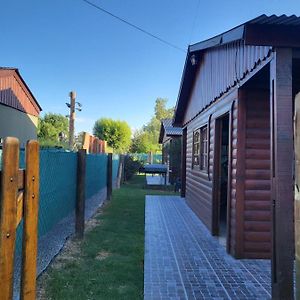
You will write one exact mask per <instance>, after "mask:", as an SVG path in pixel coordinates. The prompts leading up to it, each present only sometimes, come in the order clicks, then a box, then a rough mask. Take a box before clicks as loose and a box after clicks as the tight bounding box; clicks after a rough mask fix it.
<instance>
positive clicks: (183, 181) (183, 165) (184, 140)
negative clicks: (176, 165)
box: [181, 127, 187, 197]
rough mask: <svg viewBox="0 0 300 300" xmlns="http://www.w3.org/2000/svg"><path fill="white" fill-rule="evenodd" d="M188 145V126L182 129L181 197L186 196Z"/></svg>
mask: <svg viewBox="0 0 300 300" xmlns="http://www.w3.org/2000/svg"><path fill="white" fill-rule="evenodd" d="M186 145H187V128H186V127H185V128H183V131H182V143H181V197H185V192H186Z"/></svg>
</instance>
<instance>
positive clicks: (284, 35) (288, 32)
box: [244, 24, 300, 48]
mask: <svg viewBox="0 0 300 300" xmlns="http://www.w3.org/2000/svg"><path fill="white" fill-rule="evenodd" d="M299 31H300V26H299V25H297V26H282V25H266V24H262V25H261V24H247V25H246V29H245V37H244V39H245V44H246V45H256V46H275V47H294V48H296V47H300V36H299Z"/></svg>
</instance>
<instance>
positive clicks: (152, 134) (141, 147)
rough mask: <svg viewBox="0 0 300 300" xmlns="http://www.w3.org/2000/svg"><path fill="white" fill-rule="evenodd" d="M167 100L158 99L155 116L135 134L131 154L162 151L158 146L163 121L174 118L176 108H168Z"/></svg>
mask: <svg viewBox="0 0 300 300" xmlns="http://www.w3.org/2000/svg"><path fill="white" fill-rule="evenodd" d="M167 102H168V100H167V99H164V98H157V99H156V101H155V107H154V116H153V117H152V118H151V120H150V121H149V122H148V123H147V124H146V125H144V126H143V128H142V130H138V131H137V132H135V134H134V136H133V138H132V145H131V149H130V150H131V152H134V153H135V152H137V153H147V152H156V151H160V150H161V146H160V145H159V144H158V138H159V131H160V125H161V120H162V119H167V118H172V117H173V114H174V108H173V107H172V108H167V107H166V106H167Z"/></svg>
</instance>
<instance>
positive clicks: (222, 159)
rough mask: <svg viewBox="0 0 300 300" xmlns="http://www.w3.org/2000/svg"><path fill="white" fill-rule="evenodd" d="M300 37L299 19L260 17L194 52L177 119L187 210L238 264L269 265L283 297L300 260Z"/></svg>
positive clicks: (189, 55) (193, 47) (183, 82)
mask: <svg viewBox="0 0 300 300" xmlns="http://www.w3.org/2000/svg"><path fill="white" fill-rule="evenodd" d="M299 33H300V18H299V17H296V16H290V17H288V16H286V15H282V16H275V15H273V16H266V15H262V16H259V17H257V18H255V19H253V20H250V21H248V22H246V23H244V24H242V25H240V26H237V27H235V28H233V29H231V30H229V31H227V32H224V33H222V34H220V35H218V36H215V37H213V38H211V39H208V40H206V41H203V42H199V43H197V44H194V45H191V46H189V48H188V53H187V56H186V61H185V67H184V70H183V75H182V80H181V86H180V90H179V95H178V100H177V104H176V111H175V115H174V120H173V125H174V126H180V127H182V128H183V162H182V166H183V167H182V182H183V189H182V195H183V196H185V198H186V201H187V203H188V204H189V205H190V207H191V208H192V209H193V210H194V212H195V213H196V214H197V215H198V217H199V218H200V219H201V220H202V221H203V223H204V224H205V225H206V226H207V228H208V229H209V230H210V232H211V233H212V234H213V235H223V236H224V237H225V238H226V247H227V251H228V252H229V253H230V254H232V255H233V256H234V257H236V258H270V257H272V270H273V274H275V275H274V276H273V283H274V285H273V287H275V288H276V286H277V284H279V283H280V287H281V291H283V290H285V293H286V294H285V295H290V294H289V293H292V288H291V287H292V280H291V278H292V277H293V276H292V272H293V259H294V246H293V241H294V236H293V232H294V229H293V212H294V208H293V205H294V196H293V165H294V161H293V157H294V155H293V111H294V99H295V97H296V95H297V94H298V93H299V92H300V34H299ZM277 270H279V271H277ZM286 299H290V298H289V297H287V298H286Z"/></svg>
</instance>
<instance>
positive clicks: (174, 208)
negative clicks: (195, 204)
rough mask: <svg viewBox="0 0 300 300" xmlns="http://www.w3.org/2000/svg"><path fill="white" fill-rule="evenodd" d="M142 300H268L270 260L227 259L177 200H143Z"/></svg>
mask: <svg viewBox="0 0 300 300" xmlns="http://www.w3.org/2000/svg"><path fill="white" fill-rule="evenodd" d="M145 230H146V237H145V269H144V271H145V275H144V276H145V277H144V297H145V299H147V300H148V299H155V300H158V299H270V298H271V295H270V291H271V286H270V261H268V260H236V259H234V258H232V257H231V256H229V255H228V254H227V253H226V251H225V248H224V247H223V246H221V245H220V244H219V243H218V241H217V239H216V238H214V237H212V236H211V235H210V233H209V232H208V230H207V229H206V227H205V226H204V225H203V224H202V222H201V221H200V220H199V219H198V218H197V217H196V215H195V214H194V213H193V212H192V210H191V209H190V208H189V207H188V206H187V204H186V203H185V201H184V199H182V198H180V197H176V196H146V228H145Z"/></svg>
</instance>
